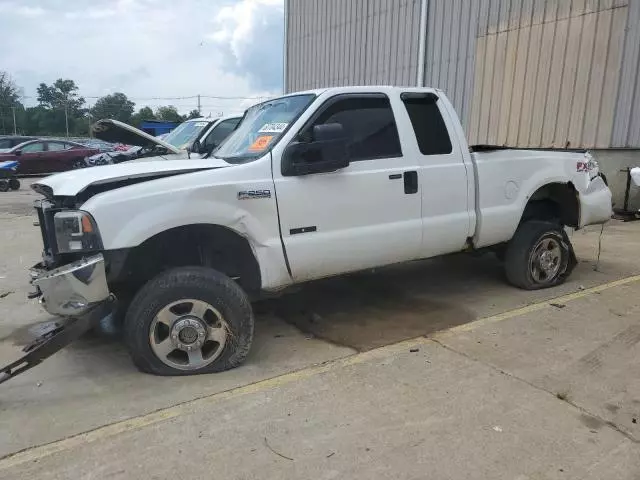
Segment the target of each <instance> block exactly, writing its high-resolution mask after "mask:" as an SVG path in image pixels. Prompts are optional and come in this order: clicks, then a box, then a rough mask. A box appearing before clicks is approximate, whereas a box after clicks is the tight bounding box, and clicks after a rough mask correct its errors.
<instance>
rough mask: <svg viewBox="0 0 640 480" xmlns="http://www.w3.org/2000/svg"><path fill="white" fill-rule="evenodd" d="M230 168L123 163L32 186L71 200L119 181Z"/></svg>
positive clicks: (216, 163)
mask: <svg viewBox="0 0 640 480" xmlns="http://www.w3.org/2000/svg"><path fill="white" fill-rule="evenodd" d="M230 166H231V165H230V164H228V163H227V162H225V161H224V160H220V159H219V158H207V159H200V160H156V161H149V162H124V163H119V164H117V165H104V166H99V167H91V168H82V169H78V170H70V171H68V172H64V173H58V174H56V175H51V176H50V177H46V178H43V179H41V180H38V181H37V182H35V183H34V184H33V185H32V188H33V189H34V190H35V191H36V192H38V193H41V194H43V195H45V196H47V197H52V196H56V197H59V196H60V197H72V196H75V195H77V194H78V193H80V192H82V191H84V190H86V189H87V188H88V187H90V186H98V185H108V184H110V183H114V182H120V181H122V180H133V181H136V182H138V181H147V180H154V179H156V178H162V177H168V176H171V175H179V174H181V173H190V172H196V171H199V170H210V169H214V168H222V167H230Z"/></svg>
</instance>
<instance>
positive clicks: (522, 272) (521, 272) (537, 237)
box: [505, 220, 576, 290]
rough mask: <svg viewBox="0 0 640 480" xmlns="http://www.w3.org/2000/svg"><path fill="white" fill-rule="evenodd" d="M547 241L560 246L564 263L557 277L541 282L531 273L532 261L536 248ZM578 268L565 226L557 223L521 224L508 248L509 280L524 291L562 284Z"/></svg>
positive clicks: (535, 222) (533, 221)
mask: <svg viewBox="0 0 640 480" xmlns="http://www.w3.org/2000/svg"><path fill="white" fill-rule="evenodd" d="M544 238H551V239H554V240H556V241H557V242H558V243H559V245H560V252H561V260H560V262H561V263H560V268H559V269H558V272H557V274H556V275H554V277H552V278H551V279H549V280H547V281H545V282H544V283H539V282H537V281H536V280H535V279H534V277H533V275H532V273H531V271H530V261H531V256H532V255H533V253H534V249H535V247H536V245H538V243H539V242H540V241H541V240H543V239H544ZM575 265H576V259H575V255H574V253H573V248H572V246H571V241H570V240H569V237H568V236H567V234H566V232H565V231H564V229H563V228H562V225H560V224H558V223H554V222H544V221H539V220H531V221H528V222H524V223H522V224H520V226H519V227H518V230H516V233H515V235H514V236H513V238H512V239H511V241H510V242H509V244H508V246H507V251H506V255H505V273H506V276H507V280H508V281H509V283H511V284H512V285H514V286H516V287H518V288H522V289H523V290H539V289H543V288H550V287H555V286H557V285H560V284H562V283H564V282H565V280H566V279H567V278H568V277H569V275H570V274H571V271H572V270H573V268H574V267H575Z"/></svg>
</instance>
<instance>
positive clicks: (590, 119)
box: [425, 0, 640, 148]
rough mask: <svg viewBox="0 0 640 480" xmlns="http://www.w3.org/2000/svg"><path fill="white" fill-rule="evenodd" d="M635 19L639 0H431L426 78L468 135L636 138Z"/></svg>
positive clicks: (583, 143) (568, 142) (542, 140)
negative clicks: (439, 90) (451, 107)
mask: <svg viewBox="0 0 640 480" xmlns="http://www.w3.org/2000/svg"><path fill="white" fill-rule="evenodd" d="M634 19H635V20H634ZM639 23H640V0H473V1H469V0H429V21H428V26H427V52H426V59H425V62H426V79H425V84H427V85H431V86H436V87H439V88H442V89H443V90H444V91H445V92H447V94H448V96H449V97H450V98H451V99H452V101H453V103H454V105H455V106H456V108H457V110H458V112H459V113H460V114H461V117H462V119H463V123H464V125H465V129H466V131H467V135H468V136H469V139H470V142H471V143H475V144H493V145H508V146H517V147H556V148H565V147H586V148H609V147H612V146H613V147H626V146H634V147H639V146H640V133H637V132H639V131H640V124H638V123H637V122H638V121H640V80H638V78H637V73H638V54H639V52H638V50H639V48H638V46H639V44H640V32H639V29H640V25H639ZM634 122H635V123H634ZM634 124H635V125H636V126H635V127H634Z"/></svg>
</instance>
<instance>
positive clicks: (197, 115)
mask: <svg viewBox="0 0 640 480" xmlns="http://www.w3.org/2000/svg"><path fill="white" fill-rule="evenodd" d="M201 116H202V114H201V113H200V112H199V111H198V110H191V111H190V112H189V115H187V118H186V119H187V120H191V119H192V118H200V117H201Z"/></svg>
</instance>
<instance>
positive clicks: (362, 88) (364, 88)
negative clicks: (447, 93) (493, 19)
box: [267, 85, 442, 101]
mask: <svg viewBox="0 0 640 480" xmlns="http://www.w3.org/2000/svg"><path fill="white" fill-rule="evenodd" d="M398 91H402V92H433V93H436V92H442V90H439V89H437V88H432V87H397V86H393V85H352V86H345V87H328V88H317V89H312V90H304V91H301V92H291V93H288V94H286V95H283V96H284V97H291V96H293V95H306V94H313V95H317V96H320V95H322V94H323V93H334V94H335V93H352V92H354V93H357V92H363V93H364V92H382V93H395V92H398ZM267 101H268V100H267Z"/></svg>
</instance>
